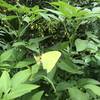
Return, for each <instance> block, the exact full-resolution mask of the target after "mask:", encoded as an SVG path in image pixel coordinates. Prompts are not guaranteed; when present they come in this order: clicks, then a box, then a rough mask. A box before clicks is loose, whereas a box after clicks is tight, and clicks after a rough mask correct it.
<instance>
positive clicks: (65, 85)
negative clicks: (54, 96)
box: [56, 82, 70, 91]
mask: <svg viewBox="0 0 100 100" xmlns="http://www.w3.org/2000/svg"><path fill="white" fill-rule="evenodd" d="M69 87H70V84H69V83H67V82H60V83H58V84H57V86H56V90H57V91H64V90H67V89H68V88H69Z"/></svg>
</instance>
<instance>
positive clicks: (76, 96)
mask: <svg viewBox="0 0 100 100" xmlns="http://www.w3.org/2000/svg"><path fill="white" fill-rule="evenodd" d="M68 92H69V95H70V98H71V100H89V97H88V96H87V94H85V93H83V92H82V91H81V90H79V89H78V88H77V87H72V88H69V89H68Z"/></svg>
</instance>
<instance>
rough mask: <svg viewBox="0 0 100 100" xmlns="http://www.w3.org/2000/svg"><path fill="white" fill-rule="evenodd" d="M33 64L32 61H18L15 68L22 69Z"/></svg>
mask: <svg viewBox="0 0 100 100" xmlns="http://www.w3.org/2000/svg"><path fill="white" fill-rule="evenodd" d="M33 63H34V59H30V58H29V59H25V60H23V61H19V62H18V63H17V64H16V66H15V68H23V67H28V65H30V64H33Z"/></svg>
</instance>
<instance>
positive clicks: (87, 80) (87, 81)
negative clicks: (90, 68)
mask: <svg viewBox="0 0 100 100" xmlns="http://www.w3.org/2000/svg"><path fill="white" fill-rule="evenodd" d="M78 84H79V85H81V86H84V85H87V84H94V85H100V82H99V81H97V80H94V79H90V78H83V79H80V80H79V81H78Z"/></svg>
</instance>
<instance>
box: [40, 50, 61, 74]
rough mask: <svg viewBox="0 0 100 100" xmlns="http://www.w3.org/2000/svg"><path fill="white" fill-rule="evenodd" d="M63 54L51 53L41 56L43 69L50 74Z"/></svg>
mask: <svg viewBox="0 0 100 100" xmlns="http://www.w3.org/2000/svg"><path fill="white" fill-rule="evenodd" d="M60 56H61V53H60V52H59V51H50V52H46V53H44V54H42V55H41V63H42V64H43V68H44V69H46V70H47V73H49V72H50V71H51V70H52V69H53V67H54V66H55V65H56V63H57V61H58V60H59V58H60Z"/></svg>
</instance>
